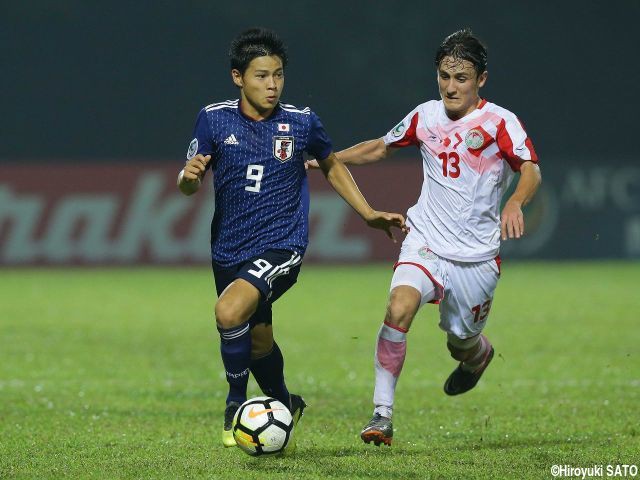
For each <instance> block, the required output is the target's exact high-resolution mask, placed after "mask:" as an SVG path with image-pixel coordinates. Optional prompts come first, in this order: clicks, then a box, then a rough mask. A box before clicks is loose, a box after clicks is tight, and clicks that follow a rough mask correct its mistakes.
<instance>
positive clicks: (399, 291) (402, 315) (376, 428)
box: [360, 264, 440, 445]
mask: <svg viewBox="0 0 640 480" xmlns="http://www.w3.org/2000/svg"><path fill="white" fill-rule="evenodd" d="M425 271H426V270H425V269H424V266H422V267H421V266H419V265H416V264H400V265H398V266H397V268H396V270H395V272H394V276H393V279H392V281H391V294H390V296H389V303H388V306H387V312H386V315H385V320H384V323H383V324H382V326H381V327H380V330H379V332H378V338H377V342H376V352H375V362H374V363H375V389H374V394H373V403H374V406H375V408H374V413H373V418H372V419H371V420H370V421H369V423H368V424H367V425H365V427H364V429H363V430H362V432H361V434H360V437H361V438H362V440H363V441H364V442H366V443H370V442H374V443H375V444H376V445H379V444H380V443H385V444H387V445H390V444H391V439H392V437H393V425H392V422H391V418H392V416H393V405H394V398H395V390H396V385H397V382H398V378H399V377H400V373H401V371H402V366H403V365H404V359H405V356H406V352H407V343H406V340H407V333H408V331H409V327H410V326H411V323H412V321H413V318H414V317H415V315H416V313H417V311H418V309H419V308H420V307H421V306H422V305H424V304H425V303H427V302H431V301H434V300H436V299H437V298H439V297H438V295H439V292H440V290H439V289H438V287H437V286H436V285H434V283H433V281H432V279H431V277H430V276H428V275H426V274H425Z"/></svg>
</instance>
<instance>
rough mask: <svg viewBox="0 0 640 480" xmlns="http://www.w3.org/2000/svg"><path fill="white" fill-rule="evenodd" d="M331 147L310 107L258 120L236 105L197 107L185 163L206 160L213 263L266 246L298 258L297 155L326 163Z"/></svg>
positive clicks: (302, 208)
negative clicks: (201, 157)
mask: <svg viewBox="0 0 640 480" xmlns="http://www.w3.org/2000/svg"><path fill="white" fill-rule="evenodd" d="M331 149H332V147H331V140H330V139H329V137H328V136H327V134H326V132H325V130H324V127H323V126H322V123H321V122H320V119H319V118H318V116H317V115H316V114H315V113H313V112H312V111H311V110H309V109H308V108H305V109H302V110H300V109H298V108H296V107H294V106H292V105H287V104H284V103H280V104H279V105H278V106H277V107H276V108H275V110H274V111H273V113H272V115H271V116H270V117H269V118H266V119H264V120H261V121H256V120H252V119H250V118H247V117H246V116H244V115H243V114H242V113H241V112H240V108H239V101H238V100H228V101H226V102H221V103H214V104H211V105H208V106H207V107H205V108H203V109H202V110H201V111H200V113H199V115H198V119H197V120H196V126H195V128H194V139H193V140H192V141H191V144H190V145H189V151H188V153H187V158H192V157H193V156H194V155H196V154H198V153H201V154H203V155H211V162H210V163H209V166H210V167H211V169H212V171H213V186H214V190H215V202H216V203H215V213H214V215H213V220H212V222H211V256H212V258H213V260H214V261H215V262H217V263H218V264H220V265H223V266H230V265H235V264H238V263H240V262H243V261H245V260H248V259H250V258H253V257H256V256H258V255H260V254H261V253H263V252H264V251H266V250H269V249H286V250H291V251H295V252H298V253H300V254H301V255H302V254H304V252H305V250H306V248H307V244H308V231H309V221H308V217H309V187H308V183H307V174H306V171H305V168H304V159H303V152H304V151H306V152H307V153H309V154H310V155H311V156H313V157H315V158H318V159H325V158H326V157H327V156H328V155H329V154H330V153H331Z"/></svg>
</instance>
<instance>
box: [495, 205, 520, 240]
mask: <svg viewBox="0 0 640 480" xmlns="http://www.w3.org/2000/svg"><path fill="white" fill-rule="evenodd" d="M500 233H501V235H502V240H507V238H520V237H521V236H523V235H524V215H523V214H522V208H521V205H520V204H519V203H518V202H516V201H513V200H509V201H508V202H507V203H506V204H505V205H504V208H503V209H502V222H501V225H500Z"/></svg>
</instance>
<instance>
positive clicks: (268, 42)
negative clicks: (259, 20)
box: [229, 28, 287, 74]
mask: <svg viewBox="0 0 640 480" xmlns="http://www.w3.org/2000/svg"><path fill="white" fill-rule="evenodd" d="M267 55H277V56H278V57H280V60H282V66H283V67H286V66H287V47H285V45H284V43H283V41H282V40H281V39H280V37H278V35H277V34H276V33H275V32H273V31H271V30H267V29H266V28H250V29H249V30H245V31H244V32H242V33H241V34H239V35H238V36H237V37H236V38H234V39H233V41H232V42H231V48H229V60H230V61H231V68H232V69H236V70H238V71H239V72H240V73H242V74H244V72H245V70H246V69H247V67H248V66H249V63H251V60H253V59H254V58H256V57H264V56H267Z"/></svg>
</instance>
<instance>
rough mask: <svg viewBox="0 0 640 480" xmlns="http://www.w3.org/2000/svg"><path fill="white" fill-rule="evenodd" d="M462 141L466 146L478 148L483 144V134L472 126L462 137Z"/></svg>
mask: <svg viewBox="0 0 640 480" xmlns="http://www.w3.org/2000/svg"><path fill="white" fill-rule="evenodd" d="M464 143H465V144H466V145H467V147H469V148H471V149H473V150H478V149H479V148H482V146H483V145H484V135H482V132H481V131H480V130H478V129H476V128H474V129H472V130H469V131H468V132H467V135H466V136H465V137H464Z"/></svg>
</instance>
